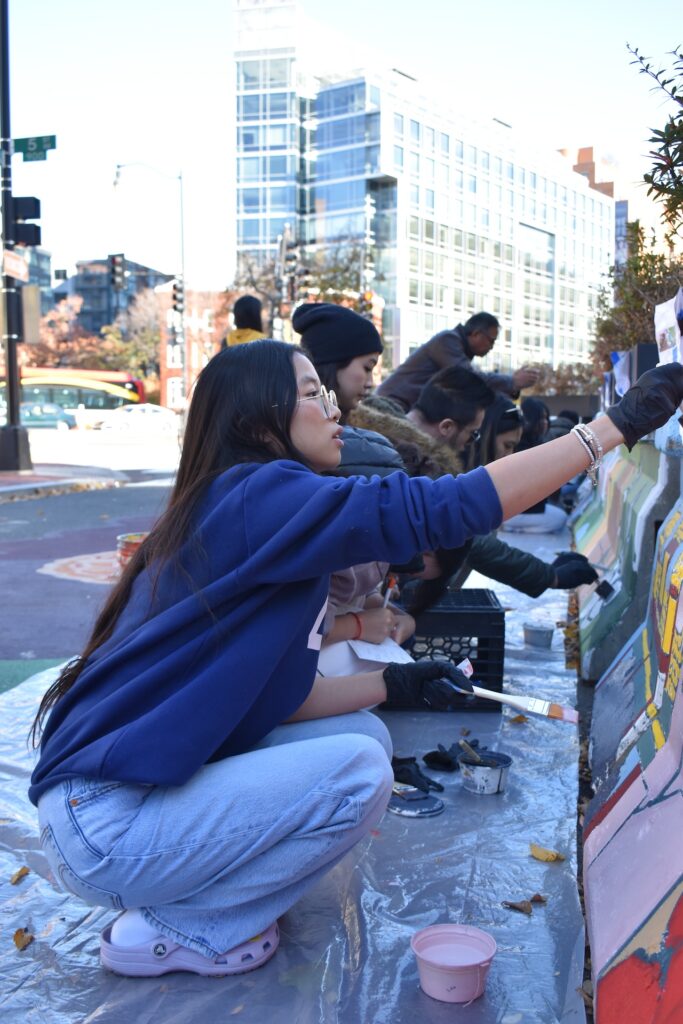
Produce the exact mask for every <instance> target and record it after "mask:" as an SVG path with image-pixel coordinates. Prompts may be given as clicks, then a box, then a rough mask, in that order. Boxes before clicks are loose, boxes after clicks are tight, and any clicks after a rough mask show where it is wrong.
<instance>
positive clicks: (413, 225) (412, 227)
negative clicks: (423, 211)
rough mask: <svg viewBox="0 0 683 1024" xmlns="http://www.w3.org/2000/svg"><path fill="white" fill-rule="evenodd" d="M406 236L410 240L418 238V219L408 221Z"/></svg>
mask: <svg viewBox="0 0 683 1024" xmlns="http://www.w3.org/2000/svg"><path fill="white" fill-rule="evenodd" d="M408 234H409V235H410V237H411V238H419V237H420V220H419V218H418V217H411V218H410V219H409V221H408Z"/></svg>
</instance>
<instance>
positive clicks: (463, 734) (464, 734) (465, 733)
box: [460, 725, 472, 736]
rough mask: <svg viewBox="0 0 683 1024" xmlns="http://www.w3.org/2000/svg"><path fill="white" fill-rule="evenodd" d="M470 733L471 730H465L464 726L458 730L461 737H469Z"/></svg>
mask: <svg viewBox="0 0 683 1024" xmlns="http://www.w3.org/2000/svg"><path fill="white" fill-rule="evenodd" d="M471 732H472V730H471V729H466V728H465V726H464V725H463V727H462V729H461V730H460V735H461V736H469V734H470V733H471Z"/></svg>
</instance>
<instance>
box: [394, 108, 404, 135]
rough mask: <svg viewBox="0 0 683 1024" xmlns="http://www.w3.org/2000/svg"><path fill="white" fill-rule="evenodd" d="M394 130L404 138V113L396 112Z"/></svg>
mask: <svg viewBox="0 0 683 1024" xmlns="http://www.w3.org/2000/svg"><path fill="white" fill-rule="evenodd" d="M394 132H395V134H396V135H398V136H399V137H400V138H403V114H394Z"/></svg>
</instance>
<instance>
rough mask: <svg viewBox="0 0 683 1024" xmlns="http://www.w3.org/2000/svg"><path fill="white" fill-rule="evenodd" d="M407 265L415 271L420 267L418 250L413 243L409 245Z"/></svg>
mask: <svg viewBox="0 0 683 1024" xmlns="http://www.w3.org/2000/svg"><path fill="white" fill-rule="evenodd" d="M409 266H410V269H411V270H414V271H415V272H417V271H418V270H419V268H420V250H419V249H416V248H415V246H414V245H413V246H411V247H410V253H409Z"/></svg>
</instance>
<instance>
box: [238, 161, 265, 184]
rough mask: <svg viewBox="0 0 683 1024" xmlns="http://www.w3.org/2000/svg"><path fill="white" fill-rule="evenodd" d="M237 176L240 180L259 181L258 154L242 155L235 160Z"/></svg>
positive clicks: (259, 166)
mask: <svg viewBox="0 0 683 1024" xmlns="http://www.w3.org/2000/svg"><path fill="white" fill-rule="evenodd" d="M237 170H238V177H239V180H240V181H259V180H260V179H261V158H260V157H258V156H243V157H240V158H239V160H238V161H237Z"/></svg>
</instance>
